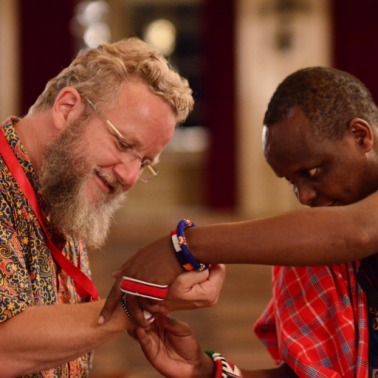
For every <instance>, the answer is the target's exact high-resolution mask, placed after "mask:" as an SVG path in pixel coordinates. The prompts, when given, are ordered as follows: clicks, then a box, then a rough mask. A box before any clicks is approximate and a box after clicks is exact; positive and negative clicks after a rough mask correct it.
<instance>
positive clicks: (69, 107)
mask: <svg viewBox="0 0 378 378" xmlns="http://www.w3.org/2000/svg"><path fill="white" fill-rule="evenodd" d="M83 110H84V105H83V103H82V99H81V96H80V95H79V92H78V91H77V90H76V89H75V88H72V87H65V88H63V89H62V90H61V91H60V92H59V93H58V95H57V96H56V99H55V102H54V105H53V107H52V117H53V121H54V126H55V128H56V129H58V130H62V129H63V128H64V127H65V126H66V125H67V123H70V122H72V121H74V120H76V119H77V118H78V117H79V116H80V115H81V114H82V112H83Z"/></svg>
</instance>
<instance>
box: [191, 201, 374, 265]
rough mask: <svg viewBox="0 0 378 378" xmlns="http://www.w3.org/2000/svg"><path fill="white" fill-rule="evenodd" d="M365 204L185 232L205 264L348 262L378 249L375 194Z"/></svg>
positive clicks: (195, 228)
mask: <svg viewBox="0 0 378 378" xmlns="http://www.w3.org/2000/svg"><path fill="white" fill-rule="evenodd" d="M371 197H372V196H371ZM363 202H364V203H362V201H361V202H360V203H359V204H358V206H359V207H358V208H357V204H354V205H349V206H345V207H339V208H316V209H310V208H308V209H303V210H300V211H296V212H292V213H286V214H283V215H279V216H275V217H270V218H264V219H259V220H254V221H248V222H239V223H229V224H219V225H211V226H206V227H193V228H189V229H186V230H185V235H186V239H187V243H188V245H189V247H190V251H191V253H192V254H193V256H194V257H195V258H196V259H197V260H198V261H200V262H203V263H247V264H267V265H286V266H291V265H294V266H308V265H331V264H337V263H345V262H348V261H355V260H359V259H361V258H363V257H366V256H369V255H371V254H374V253H376V252H377V251H378V232H377V229H378V216H377V215H376V214H375V212H373V211H372V210H371V208H372V206H373V205H374V206H375V203H372V202H373V201H372V199H371V198H369V199H365V200H364V201H363ZM374 202H377V199H376V198H374ZM367 214H368V215H367Z"/></svg>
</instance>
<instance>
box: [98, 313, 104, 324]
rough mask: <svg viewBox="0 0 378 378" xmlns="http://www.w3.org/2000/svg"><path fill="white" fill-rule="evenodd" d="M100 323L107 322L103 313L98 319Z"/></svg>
mask: <svg viewBox="0 0 378 378" xmlns="http://www.w3.org/2000/svg"><path fill="white" fill-rule="evenodd" d="M97 323H98V324H100V325H102V324H104V323H105V318H104V317H103V316H102V315H101V316H100V317H99V318H98V321H97Z"/></svg>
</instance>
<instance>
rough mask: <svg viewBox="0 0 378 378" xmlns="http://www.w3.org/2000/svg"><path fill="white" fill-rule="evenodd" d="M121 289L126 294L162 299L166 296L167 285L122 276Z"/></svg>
mask: <svg viewBox="0 0 378 378" xmlns="http://www.w3.org/2000/svg"><path fill="white" fill-rule="evenodd" d="M121 290H122V291H123V292H124V293H127V294H131V295H137V296H139V297H144V298H149V299H155V300H157V301H162V300H163V299H164V298H165V297H166V296H167V293H168V285H157V284H154V283H150V282H145V281H140V280H136V279H134V278H130V277H122V281H121Z"/></svg>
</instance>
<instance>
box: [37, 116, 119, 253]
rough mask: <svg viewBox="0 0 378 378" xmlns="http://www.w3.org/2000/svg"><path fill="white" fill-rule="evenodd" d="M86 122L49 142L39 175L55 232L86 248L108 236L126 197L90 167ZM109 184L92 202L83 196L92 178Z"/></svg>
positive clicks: (105, 175)
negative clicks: (114, 218)
mask: <svg viewBox="0 0 378 378" xmlns="http://www.w3.org/2000/svg"><path fill="white" fill-rule="evenodd" d="M85 126H86V123H85V122H84V121H83V120H82V119H78V120H77V121H75V122H74V123H72V124H71V125H69V126H68V127H67V128H66V129H65V130H64V131H63V132H62V134H61V135H60V136H59V137H58V138H57V139H55V140H53V141H51V142H50V144H49V145H48V147H47V149H46V154H45V157H44V162H43V166H42V169H41V174H40V182H41V189H42V193H43V195H44V196H45V198H46V202H47V214H48V217H49V221H50V224H51V226H52V228H53V230H54V231H55V232H58V233H61V234H63V235H64V236H66V237H68V236H72V237H75V238H79V239H81V240H82V241H83V242H84V243H85V244H86V245H87V246H90V247H94V248H98V247H101V246H102V245H103V244H104V243H105V240H106V238H107V236H108V234H109V228H110V224H111V221H112V219H113V214H114V212H115V211H116V210H117V209H119V208H120V207H121V206H122V202H123V201H124V199H125V197H126V194H125V193H122V186H121V184H120V183H119V182H118V181H117V180H116V179H115V178H114V177H113V176H110V175H109V174H108V173H107V172H105V171H103V170H102V169H101V168H100V167H96V166H92V165H91V163H90V162H89V161H88V158H87V155H86V154H85V151H86V147H87V146H86V145H85V143H84V141H83V138H82V136H83V134H84V130H85ZM96 174H97V175H98V176H100V177H101V178H102V179H103V180H105V182H107V183H109V184H111V186H112V189H111V190H110V192H109V193H105V192H104V191H102V190H101V189H100V188H98V193H96V194H97V199H96V201H95V203H93V202H94V201H93V200H90V198H88V196H86V193H85V188H86V186H87V185H86V184H87V182H88V181H90V180H93V179H94V176H95V175H96Z"/></svg>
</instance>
